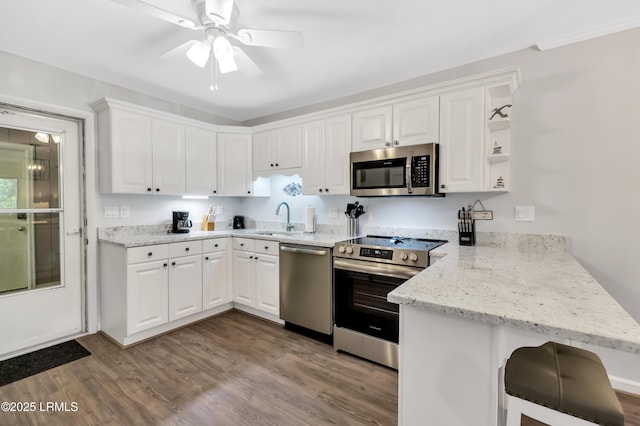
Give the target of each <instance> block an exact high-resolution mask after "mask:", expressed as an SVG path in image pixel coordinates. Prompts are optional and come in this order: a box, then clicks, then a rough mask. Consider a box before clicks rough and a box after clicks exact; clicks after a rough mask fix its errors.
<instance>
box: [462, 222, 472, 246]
mask: <svg viewBox="0 0 640 426" xmlns="http://www.w3.org/2000/svg"><path fill="white" fill-rule="evenodd" d="M458 244H459V245H461V246H475V245H476V221H475V220H473V221H471V231H470V232H469V231H461V230H459V229H458Z"/></svg>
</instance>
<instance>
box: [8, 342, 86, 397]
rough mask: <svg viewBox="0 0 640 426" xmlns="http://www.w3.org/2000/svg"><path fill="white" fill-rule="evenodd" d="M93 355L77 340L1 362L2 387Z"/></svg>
mask: <svg viewBox="0 0 640 426" xmlns="http://www.w3.org/2000/svg"><path fill="white" fill-rule="evenodd" d="M88 355H91V352H89V351H88V350H86V349H85V348H84V347H83V346H82V345H81V344H80V343H78V342H76V341H75V340H70V341H68V342H64V343H60V344H59V345H55V346H51V347H48V348H44V349H40V350H37V351H35V352H29V353H28V354H24V355H20V356H17V357H15V358H10V359H7V360H5V361H0V386H4V385H8V384H9V383H13V382H16V381H18V380H22V379H24V378H26V377H29V376H33V375H34V374H38V373H42V372H43V371H47V370H49V369H51V368H55V367H58V366H60V365H62V364H66V363H68V362H71V361H75V360H77V359H80V358H84V357H85V356H88Z"/></svg>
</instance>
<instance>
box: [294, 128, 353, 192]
mask: <svg viewBox="0 0 640 426" xmlns="http://www.w3.org/2000/svg"><path fill="white" fill-rule="evenodd" d="M324 152H325V148H324V120H320V121H315V122H313V123H308V124H305V125H304V126H302V193H303V194H304V195H320V194H323V193H324V190H325V184H324V182H325V180H324V169H325V158H324ZM348 156H349V154H347V157H348Z"/></svg>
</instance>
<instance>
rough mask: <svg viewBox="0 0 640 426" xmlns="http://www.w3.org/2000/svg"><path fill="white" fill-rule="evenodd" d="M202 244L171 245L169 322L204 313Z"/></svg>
mask: <svg viewBox="0 0 640 426" xmlns="http://www.w3.org/2000/svg"><path fill="white" fill-rule="evenodd" d="M201 253H202V242H201V241H190V242H183V243H173V244H170V245H169V256H170V260H169V261H170V267H169V321H175V320H176V319H179V318H183V317H186V316H189V315H193V314H196V313H198V312H202V256H201V255H200V254H201Z"/></svg>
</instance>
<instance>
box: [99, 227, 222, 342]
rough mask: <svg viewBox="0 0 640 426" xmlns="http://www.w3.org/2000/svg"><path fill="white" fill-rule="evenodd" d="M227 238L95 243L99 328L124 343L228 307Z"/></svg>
mask: <svg viewBox="0 0 640 426" xmlns="http://www.w3.org/2000/svg"><path fill="white" fill-rule="evenodd" d="M218 241H220V246H221V247H220V248H217V247H215V245H216V244H218ZM227 241H228V239H211V240H205V241H204V242H203V241H200V240H196V241H188V242H176V243H171V244H158V245H151V246H142V247H133V248H125V247H122V246H118V245H114V244H107V243H102V244H100V265H101V275H100V281H101V282H100V289H101V295H100V302H101V326H102V331H103V332H105V333H106V334H107V335H109V336H110V337H111V338H113V339H114V340H115V341H116V342H118V343H119V344H121V345H123V346H126V345H129V344H132V343H135V342H139V341H141V340H144V339H147V338H149V337H153V336H155V335H157V334H160V333H163V332H165V331H169V330H171V329H174V328H177V327H181V326H183V325H186V324H189V323H191V322H193V321H198V320H200V319H203V318H206V317H207V316H210V315H213V314H216V313H218V312H222V311H224V310H225V309H229V308H230V307H231V304H230V302H231V287H230V286H231V281H230V276H229V274H228V271H229V268H228V265H229V257H228V252H227V250H226V248H227ZM203 247H204V248H205V250H207V251H206V252H205V254H202V253H203ZM212 255H214V256H215V257H216V259H220V260H215V261H213V260H212V261H209V259H210V258H209V256H212ZM223 259H224V260H223ZM203 260H204V265H205V266H204V269H203ZM203 301H204V303H203ZM203 308H204V312H203ZM214 308H215V309H214Z"/></svg>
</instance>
